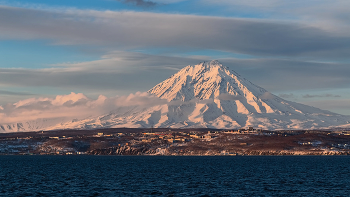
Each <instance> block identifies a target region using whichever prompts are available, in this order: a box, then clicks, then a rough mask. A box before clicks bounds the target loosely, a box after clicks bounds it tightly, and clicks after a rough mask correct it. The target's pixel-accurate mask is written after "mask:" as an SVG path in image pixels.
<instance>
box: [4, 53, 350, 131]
mask: <svg viewBox="0 0 350 197" xmlns="http://www.w3.org/2000/svg"><path fill="white" fill-rule="evenodd" d="M148 93H149V94H150V95H153V97H152V96H151V97H150V98H153V99H155V100H156V102H153V103H156V104H152V105H150V106H144V105H138V104H135V105H128V106H122V107H117V108H116V109H114V110H112V111H111V112H110V113H108V114H105V115H103V114H102V115H99V116H93V117H90V118H87V119H80V120H77V119H75V120H72V121H68V122H62V123H60V124H56V125H50V126H48V125H47V124H45V127H44V128H40V129H47V130H49V129H63V128H66V129H67V128H74V129H86V128H89V129H92V128H116V127H152V126H153V127H163V128H167V127H169V128H185V127H187V128H188V127H201V128H203V127H204V128H222V129H233V128H240V127H248V126H253V127H259V128H263V129H316V128H328V127H336V126H350V124H349V123H350V122H349V121H350V117H349V116H343V115H339V114H335V113H332V112H329V111H325V110H321V109H318V108H315V107H310V106H306V105H303V104H299V103H295V102H290V101H286V100H284V99H282V98H279V97H277V96H275V95H273V94H271V93H269V92H268V91H266V90H265V89H263V88H261V87H259V86H257V85H254V84H253V83H251V82H250V81H248V80H247V79H245V78H243V77H241V76H240V75H238V74H237V73H235V72H234V71H230V70H229V69H228V68H227V67H225V66H223V65H221V64H220V63H219V62H218V61H216V60H214V61H211V62H204V63H200V64H198V65H192V66H187V67H185V68H183V69H181V70H180V71H179V72H177V73H176V74H174V75H173V76H171V77H170V78H168V79H166V80H165V81H163V82H161V83H159V84H158V85H156V86H155V87H153V88H152V89H150V90H149V91H148ZM22 125H23V124H22ZM2 127H4V126H2ZM0 128H1V127H0ZM23 128H24V127H23V126H22V130H23ZM14 129H15V128H14Z"/></svg>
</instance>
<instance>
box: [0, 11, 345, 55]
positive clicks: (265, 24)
mask: <svg viewBox="0 0 350 197" xmlns="http://www.w3.org/2000/svg"><path fill="white" fill-rule="evenodd" d="M0 38H3V39H6V38H13V39H51V40H52V41H53V42H55V43H58V44H92V45H104V46H110V47H117V48H118V47H123V48H124V49H126V48H130V49H131V48H144V47H168V48H169V47H170V48H171V47H172V48H182V49H187V50H194V49H213V50H223V51H229V52H234V53H243V54H251V55H273V56H302V57H303V56H306V57H316V56H317V57H319V56H322V57H328V58H348V54H349V52H350V35H349V34H346V35H342V36H334V34H333V33H332V32H329V31H326V30H324V29H322V28H318V27H317V26H314V25H313V24H306V23H297V22H291V21H275V20H258V19H237V18H220V17H208V16H193V15H176V14H160V13H147V12H112V11H93V10H66V11H59V10H34V9H23V8H12V7H4V6H0Z"/></svg>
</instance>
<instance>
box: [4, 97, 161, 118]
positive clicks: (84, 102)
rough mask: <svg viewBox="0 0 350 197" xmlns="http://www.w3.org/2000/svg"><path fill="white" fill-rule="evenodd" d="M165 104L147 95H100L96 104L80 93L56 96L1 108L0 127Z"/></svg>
mask: <svg viewBox="0 0 350 197" xmlns="http://www.w3.org/2000/svg"><path fill="white" fill-rule="evenodd" d="M166 103H167V101H166V100H163V99H160V98H158V97H155V96H154V95H150V94H148V93H146V92H137V93H135V94H130V95H128V96H116V97H106V96H103V95H100V96H99V97H98V98H97V99H95V100H94V99H90V98H88V97H86V96H85V95H83V94H82V93H74V92H72V93H71V94H68V95H57V96H56V97H55V98H49V97H40V98H30V99H25V100H21V101H18V102H16V103H9V104H7V105H5V106H0V117H1V119H0V120H1V122H0V124H3V123H13V122H25V121H30V120H36V119H55V118H65V119H67V118H68V119H69V118H72V119H73V118H86V117H90V116H98V115H103V114H106V113H109V112H111V111H113V110H122V109H123V108H125V107H141V108H146V107H151V106H154V105H159V104H166Z"/></svg>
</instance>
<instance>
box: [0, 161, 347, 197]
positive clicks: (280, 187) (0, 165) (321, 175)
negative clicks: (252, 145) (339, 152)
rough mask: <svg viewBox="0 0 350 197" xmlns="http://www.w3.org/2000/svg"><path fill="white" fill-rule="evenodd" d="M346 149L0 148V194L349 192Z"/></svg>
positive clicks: (171, 194)
mask: <svg viewBox="0 0 350 197" xmlns="http://www.w3.org/2000/svg"><path fill="white" fill-rule="evenodd" d="M349 164H350V157H346V156H304V157H303V156H300V157H297V156H290V157H288V156H261V157H260V156H257V157H253V156H252V157H161V156H160V157H158V156H156V157H153V156H135V157H132V156H0V196H350V165H349Z"/></svg>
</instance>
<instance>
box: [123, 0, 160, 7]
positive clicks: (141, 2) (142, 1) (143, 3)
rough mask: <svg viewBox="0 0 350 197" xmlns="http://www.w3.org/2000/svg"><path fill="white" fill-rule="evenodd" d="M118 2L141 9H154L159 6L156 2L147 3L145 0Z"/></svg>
mask: <svg viewBox="0 0 350 197" xmlns="http://www.w3.org/2000/svg"><path fill="white" fill-rule="evenodd" d="M118 1H120V2H123V3H126V4H131V5H136V6H141V7H152V6H156V5H157V3H156V2H153V1H145V0H118Z"/></svg>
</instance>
